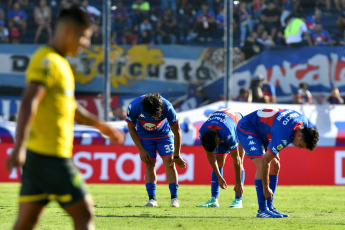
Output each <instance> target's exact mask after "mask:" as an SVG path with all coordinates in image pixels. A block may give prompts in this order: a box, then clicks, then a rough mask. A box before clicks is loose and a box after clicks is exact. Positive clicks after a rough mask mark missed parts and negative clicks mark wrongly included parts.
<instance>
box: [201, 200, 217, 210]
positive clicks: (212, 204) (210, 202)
mask: <svg viewBox="0 0 345 230" xmlns="http://www.w3.org/2000/svg"><path fill="white" fill-rule="evenodd" d="M198 207H200V208H219V203H218V200H217V199H214V198H211V199H210V200H208V201H207V202H206V203H205V204H201V205H199V206H198Z"/></svg>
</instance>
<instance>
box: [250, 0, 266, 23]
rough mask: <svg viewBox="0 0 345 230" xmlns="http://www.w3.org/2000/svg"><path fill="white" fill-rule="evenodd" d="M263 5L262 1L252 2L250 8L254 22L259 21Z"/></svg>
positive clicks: (255, 0)
mask: <svg viewBox="0 0 345 230" xmlns="http://www.w3.org/2000/svg"><path fill="white" fill-rule="evenodd" d="M263 5H264V0H253V4H252V8H253V17H254V20H259V18H260V15H261V12H262V10H263V9H262V7H263Z"/></svg>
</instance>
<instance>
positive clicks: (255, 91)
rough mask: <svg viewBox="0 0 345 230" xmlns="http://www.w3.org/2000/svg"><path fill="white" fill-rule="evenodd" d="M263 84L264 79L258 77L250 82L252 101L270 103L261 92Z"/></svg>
mask: <svg viewBox="0 0 345 230" xmlns="http://www.w3.org/2000/svg"><path fill="white" fill-rule="evenodd" d="M264 83H265V79H264V78H263V77H262V76H261V75H259V76H256V77H254V79H253V80H252V82H251V86H250V90H251V91H252V101H253V102H256V103H270V100H269V97H268V96H265V95H264V93H263V91H262V86H263V85H264Z"/></svg>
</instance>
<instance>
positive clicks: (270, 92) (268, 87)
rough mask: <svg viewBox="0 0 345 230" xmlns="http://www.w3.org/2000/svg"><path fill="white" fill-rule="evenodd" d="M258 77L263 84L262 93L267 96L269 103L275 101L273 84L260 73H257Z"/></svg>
mask: <svg viewBox="0 0 345 230" xmlns="http://www.w3.org/2000/svg"><path fill="white" fill-rule="evenodd" d="M259 79H261V80H262V79H263V80H262V81H263V84H262V86H261V90H262V93H263V94H264V96H265V97H268V102H269V103H277V95H276V89H275V87H274V85H273V84H272V83H270V82H267V81H266V80H265V78H264V77H263V76H262V75H259Z"/></svg>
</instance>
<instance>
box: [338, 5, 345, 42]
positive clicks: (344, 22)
mask: <svg viewBox="0 0 345 230" xmlns="http://www.w3.org/2000/svg"><path fill="white" fill-rule="evenodd" d="M336 25H337V27H338V30H339V33H340V35H341V36H344V29H345V9H343V10H342V11H341V13H340V15H339V16H338V19H337V22H336Z"/></svg>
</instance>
